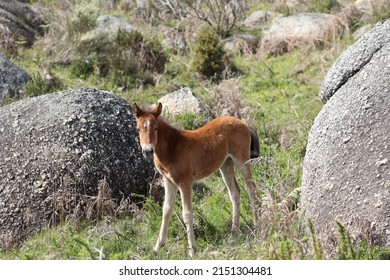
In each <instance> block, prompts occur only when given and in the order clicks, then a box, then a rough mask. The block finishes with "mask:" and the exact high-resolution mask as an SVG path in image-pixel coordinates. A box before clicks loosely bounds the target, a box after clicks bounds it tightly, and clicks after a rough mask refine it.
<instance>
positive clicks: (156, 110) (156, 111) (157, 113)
mask: <svg viewBox="0 0 390 280" xmlns="http://www.w3.org/2000/svg"><path fill="white" fill-rule="evenodd" d="M161 111H162V104H161V102H159V103H158V105H157V106H156V108H154V109H153V112H152V114H153V115H154V116H155V117H156V119H157V118H158V117H159V116H160V114H161Z"/></svg>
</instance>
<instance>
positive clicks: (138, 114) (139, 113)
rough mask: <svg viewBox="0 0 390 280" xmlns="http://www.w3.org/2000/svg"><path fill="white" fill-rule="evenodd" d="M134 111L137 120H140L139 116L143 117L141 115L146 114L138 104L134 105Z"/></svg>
mask: <svg viewBox="0 0 390 280" xmlns="http://www.w3.org/2000/svg"><path fill="white" fill-rule="evenodd" d="M133 111H134V113H135V116H136V117H137V118H138V117H139V116H141V115H142V114H143V113H144V111H142V110H141V108H140V107H139V106H138V104H137V103H134V104H133Z"/></svg>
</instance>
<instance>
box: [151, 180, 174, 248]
mask: <svg viewBox="0 0 390 280" xmlns="http://www.w3.org/2000/svg"><path fill="white" fill-rule="evenodd" d="M164 190H165V198H164V205H163V215H162V222H161V229H160V233H159V235H158V239H157V243H156V246H155V247H154V249H153V250H154V252H155V253H158V251H159V250H160V248H161V247H162V246H163V245H164V244H165V243H166V242H167V239H168V238H167V235H168V225H169V220H170V218H171V215H172V211H173V206H174V203H175V198H176V194H177V187H176V186H175V185H174V184H173V183H172V182H171V181H170V180H169V179H167V178H166V177H164Z"/></svg>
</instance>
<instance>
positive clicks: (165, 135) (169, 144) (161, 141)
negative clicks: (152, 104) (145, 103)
mask: <svg viewBox="0 0 390 280" xmlns="http://www.w3.org/2000/svg"><path fill="white" fill-rule="evenodd" d="M180 134H181V131H180V129H178V128H176V127H174V126H172V125H171V124H169V123H167V122H166V121H165V120H164V119H162V118H161V117H160V118H158V136H157V137H158V138H157V145H156V154H157V156H158V157H159V158H160V160H161V159H163V158H169V157H170V156H169V155H170V154H173V152H174V149H175V147H176V144H177V141H178V139H179V137H180Z"/></svg>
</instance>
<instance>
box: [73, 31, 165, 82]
mask: <svg viewBox="0 0 390 280" xmlns="http://www.w3.org/2000/svg"><path fill="white" fill-rule="evenodd" d="M166 62H167V57H166V55H165V53H164V51H163V48H162V46H161V44H160V43H159V42H158V41H157V40H156V39H147V38H145V37H144V36H143V35H142V34H141V33H140V32H138V31H135V30H134V31H130V32H128V31H126V30H119V31H118V32H117V33H116V34H115V35H114V38H113V39H110V38H109V36H108V34H105V33H102V34H100V35H97V36H91V38H89V39H85V40H81V42H80V43H79V45H78V47H77V56H76V57H75V58H74V59H73V61H72V62H71V65H72V73H73V75H74V76H77V77H79V78H86V77H88V76H89V75H90V74H98V75H99V76H101V77H111V78H112V79H113V82H114V83H115V84H116V85H118V86H124V87H131V86H132V84H134V83H135V81H137V80H142V81H144V84H150V83H153V79H152V73H153V72H161V71H163V70H164V67H165V63H166Z"/></svg>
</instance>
